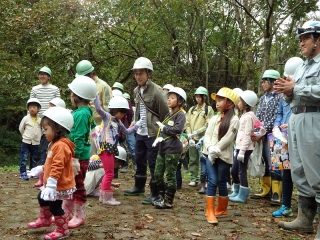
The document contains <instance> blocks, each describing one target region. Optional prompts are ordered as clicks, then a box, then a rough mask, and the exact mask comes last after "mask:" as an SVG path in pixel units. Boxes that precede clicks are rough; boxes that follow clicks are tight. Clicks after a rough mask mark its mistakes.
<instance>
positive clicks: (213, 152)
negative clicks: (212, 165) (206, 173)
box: [208, 146, 221, 158]
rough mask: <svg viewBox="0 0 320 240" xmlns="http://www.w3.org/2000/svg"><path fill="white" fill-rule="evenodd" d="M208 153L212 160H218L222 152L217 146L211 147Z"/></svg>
mask: <svg viewBox="0 0 320 240" xmlns="http://www.w3.org/2000/svg"><path fill="white" fill-rule="evenodd" d="M208 152H209V155H210V157H211V158H217V157H218V156H219V154H220V152H221V150H220V149H219V148H217V147H216V146H210V147H209V148H208Z"/></svg>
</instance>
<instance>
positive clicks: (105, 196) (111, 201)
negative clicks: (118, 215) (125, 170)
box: [101, 190, 121, 206]
mask: <svg viewBox="0 0 320 240" xmlns="http://www.w3.org/2000/svg"><path fill="white" fill-rule="evenodd" d="M101 194H102V204H107V205H111V206H118V205H120V204H121V202H118V201H117V200H116V199H115V198H113V191H110V190H109V191H103V190H101Z"/></svg>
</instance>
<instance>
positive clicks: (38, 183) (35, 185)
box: [33, 173, 43, 187]
mask: <svg viewBox="0 0 320 240" xmlns="http://www.w3.org/2000/svg"><path fill="white" fill-rule="evenodd" d="M42 185H43V173H41V174H40V175H39V180H38V182H36V183H35V184H33V187H41V186H42Z"/></svg>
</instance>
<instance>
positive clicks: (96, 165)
mask: <svg viewBox="0 0 320 240" xmlns="http://www.w3.org/2000/svg"><path fill="white" fill-rule="evenodd" d="M102 167H103V165H102V162H101V160H97V161H91V162H89V164H88V171H93V170H97V169H99V168H102Z"/></svg>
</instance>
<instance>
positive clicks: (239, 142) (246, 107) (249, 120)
mask: <svg viewBox="0 0 320 240" xmlns="http://www.w3.org/2000/svg"><path fill="white" fill-rule="evenodd" d="M257 102H258V96H257V94H255V93H254V92H253V91H250V90H246V91H244V92H242V93H241V94H240V96H239V102H238V109H239V113H240V115H241V117H240V126H239V129H238V133H237V138H236V152H235V155H234V159H233V165H232V170H231V175H232V179H233V183H234V190H233V193H232V194H229V199H230V201H233V202H241V203H245V202H246V201H247V198H248V195H249V192H250V189H249V185H248V178H247V166H248V161H249V157H250V155H251V153H252V150H253V149H254V145H253V142H252V141H251V135H252V133H253V131H254V128H255V127H254V126H255V125H256V124H257V123H259V119H258V118H257V117H256V116H255V115H254V112H253V111H252V109H253V107H254V106H255V105H256V104H257Z"/></svg>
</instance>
